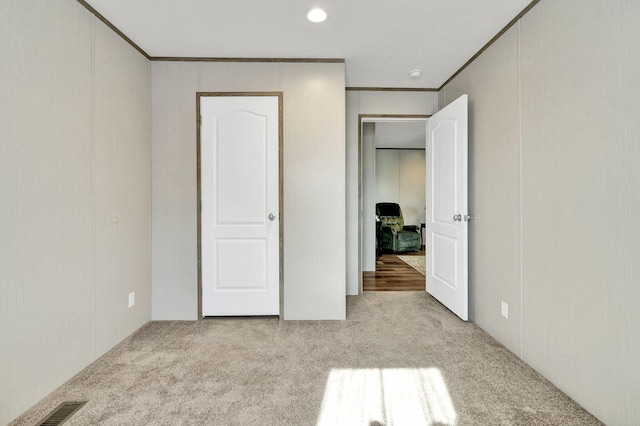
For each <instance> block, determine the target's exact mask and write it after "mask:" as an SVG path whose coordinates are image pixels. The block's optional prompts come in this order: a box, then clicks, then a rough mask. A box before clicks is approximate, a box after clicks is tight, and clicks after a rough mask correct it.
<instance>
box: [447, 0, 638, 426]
mask: <svg viewBox="0 0 640 426" xmlns="http://www.w3.org/2000/svg"><path fill="white" fill-rule="evenodd" d="M639 26H640V4H639V3H637V2H631V1H628V0H614V1H610V2H606V3H605V2H597V1H587V2H584V1H578V0H567V1H563V2H554V1H550V0H543V1H541V2H540V3H539V4H538V5H537V6H536V7H535V8H533V9H532V10H531V12H529V13H528V14H527V15H526V16H525V17H524V18H523V19H522V20H521V21H520V22H519V25H518V26H516V27H514V28H512V29H511V30H510V31H509V33H507V34H505V35H504V36H503V38H502V39H501V40H500V41H499V42H498V43H496V44H495V45H494V46H492V47H491V48H490V49H489V50H488V51H487V52H485V53H484V54H483V55H482V56H481V57H480V58H479V59H478V60H477V61H476V63H474V64H473V65H472V66H471V67H469V68H467V70H465V71H464V72H463V73H462V74H461V75H460V76H459V77H457V78H456V79H454V81H452V82H451V83H450V84H449V85H448V86H447V87H446V88H445V89H444V93H443V96H444V100H445V103H448V102H450V101H451V100H452V99H453V98H454V97H455V96H457V94H458V93H461V92H468V93H469V95H470V99H471V102H472V111H473V115H474V119H473V125H472V129H473V130H472V135H471V137H472V138H471V143H472V145H473V147H472V148H473V150H474V154H473V160H472V161H473V167H474V168H476V171H475V172H474V176H479V175H480V174H482V173H479V171H478V169H479V168H481V167H482V168H484V167H485V166H484V165H482V164H481V163H484V162H485V161H488V160H489V158H491V159H493V167H494V169H496V170H498V173H500V174H504V176H505V177H512V178H513V177H515V176H517V175H518V174H519V175H520V190H519V191H517V192H516V193H515V194H513V198H514V200H517V199H518V198H519V199H520V202H521V214H520V218H519V219H520V221H521V228H520V230H519V231H518V230H517V229H516V226H514V225H513V224H511V220H510V219H507V222H498V221H495V222H489V223H486V222H487V220H488V218H486V217H485V214H484V213H482V214H479V213H478V211H474V214H476V216H477V221H476V222H475V223H474V224H473V226H474V227H475V232H474V239H475V240H476V241H475V242H474V245H473V246H472V247H473V248H472V250H474V248H477V247H478V246H479V245H480V244H481V242H480V241H479V240H480V238H483V239H485V238H489V237H490V236H492V238H493V240H492V243H493V244H494V245H495V244H497V245H498V247H500V246H502V245H505V244H511V243H514V244H515V242H516V241H517V240H518V239H520V240H521V247H522V248H521V252H520V253H521V255H520V256H519V258H517V259H513V258H511V257H509V258H504V259H493V260H494V263H493V264H491V265H486V270H487V271H488V268H493V269H494V270H495V271H496V272H494V273H493V274H490V275H487V274H484V273H480V271H481V270H485V266H481V265H480V263H481V262H485V261H489V260H490V259H488V258H486V257H485V256H484V255H482V254H478V253H476V254H474V253H473V252H472V256H475V261H474V268H473V270H472V275H471V279H472V288H473V293H472V301H471V302H472V304H473V305H474V306H475V313H474V316H475V318H476V319H477V320H478V324H479V325H480V326H481V327H483V328H485V329H487V330H488V331H489V332H490V333H491V334H493V335H494V336H495V337H496V338H498V340H500V341H501V342H503V343H505V344H506V345H507V346H509V347H510V348H512V347H513V344H514V343H513V339H514V337H515V336H516V335H517V334H516V333H514V332H512V331H511V330H510V327H509V326H507V325H506V324H504V323H511V322H512V321H514V320H515V321H518V320H520V321H521V333H520V339H521V342H522V343H521V349H520V353H519V354H520V356H521V357H522V358H523V359H524V360H525V361H526V362H528V363H529V364H531V365H532V366H533V367H534V368H535V369H536V370H538V371H539V372H540V373H542V374H543V375H544V376H545V377H547V378H548V379H549V380H551V381H552V382H553V383H554V384H556V385H557V386H558V387H559V388H560V389H562V390H563V391H564V392H566V393H567V394H568V395H569V396H571V397H572V398H574V399H575V400H576V401H577V402H578V403H580V404H581V405H582V406H584V407H585V408H586V409H587V410H589V411H590V412H592V413H593V414H594V415H596V416H597V417H598V418H599V419H601V420H602V421H603V422H605V423H607V424H611V425H627V424H634V423H635V422H637V419H638V417H639V416H640V412H639V411H638V406H639V405H638V401H640V362H638V354H637V352H638V346H639V344H640V310H639V309H638V300H640V286H638V285H637V283H638V277H639V276H640V263H639V262H638V259H640V243H639V242H638V241H640V223H639V222H638V221H637V217H638V216H639V215H640V196H639V194H640V191H639V190H638V185H639V182H640V144H638V140H639V139H640V125H639V124H638V116H640V104H639V103H638V101H637V96H636V95H637V93H639V92H640V80H639V79H638V77H637V76H638V74H639V73H640V38H638V37H637V28H638V27H639ZM476 64H477V65H476ZM514 72H516V73H517V76H518V80H517V85H514V77H513V73H514ZM491 75H493V76H503V77H502V78H501V81H499V82H494V81H492V79H491V78H490V76H491ZM490 92H493V93H491V95H488V94H489V93H490ZM494 99H498V100H502V101H503V102H504V104H501V103H499V102H496V101H494ZM496 108H498V111H499V114H498V115H494V114H492V113H490V112H489V111H492V110H495V109H496ZM514 110H515V112H516V114H514ZM487 129H492V131H491V132H489V131H487ZM496 135H498V137H496ZM503 137H504V138H505V139H504V140H503ZM518 151H519V152H520V155H519V159H520V161H519V162H518V161H517V160H518V158H517V155H516V153H517V152H518ZM515 165H519V167H518V170H517V173H514V171H513V170H512V168H513V167H514V166H515ZM479 177H480V176H479ZM489 183H490V180H488V179H485V181H484V182H483V181H482V180H477V181H476V182H475V183H474V188H473V190H472V192H473V197H474V200H475V202H474V205H475V206H476V208H480V206H482V205H485V203H491V202H493V201H495V203H496V204H497V205H503V206H511V207H512V209H511V210H509V211H508V212H507V213H511V214H513V213H514V212H517V210H516V209H515V207H514V206H513V205H512V203H510V202H508V198H510V197H511V196H509V197H503V196H501V195H500V194H499V193H498V191H492V190H491V188H489V187H488V185H489ZM502 185H503V186H504V187H505V191H507V192H508V193H511V192H513V190H514V189H513V188H512V185H511V182H510V181H509V180H506V179H505V180H504V184H502ZM481 196H482V197H483V198H485V197H487V198H488V199H487V200H480V197H481ZM484 208H486V205H485V207H484ZM502 216H503V217H507V218H508V216H509V214H506V215H505V214H503V215H502ZM503 225H506V226H503ZM481 227H483V228H484V227H486V228H487V229H484V230H482V231H481ZM514 263H515V264H514ZM518 264H520V265H521V266H519V265H518ZM519 267H521V268H522V269H521V278H520V279H516V278H512V279H510V280H509V281H505V282H504V283H503V285H504V286H505V288H504V290H502V289H500V292H496V291H494V290H493V289H494V288H496V286H495V284H494V281H492V279H493V277H496V279H501V276H502V274H503V273H504V272H506V271H517V270H518V268H519ZM499 271H502V272H499ZM505 277H506V276H505ZM518 293H519V297H520V298H521V310H520V312H510V314H511V315H510V319H509V320H508V321H502V322H503V324H501V323H500V322H499V321H501V320H500V318H498V317H496V318H497V319H498V320H499V321H495V320H494V319H493V318H492V316H495V314H493V311H497V310H498V309H499V299H498V297H502V294H505V296H504V297H512V296H511V295H518ZM488 298H493V299H494V300H488ZM514 314H515V317H514ZM518 317H519V318H518ZM512 350H513V349H512ZM514 352H516V353H518V352H517V350H514Z"/></svg>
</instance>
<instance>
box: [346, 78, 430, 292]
mask: <svg viewBox="0 0 640 426" xmlns="http://www.w3.org/2000/svg"><path fill="white" fill-rule="evenodd" d="M437 110H438V93H436V92H389V91H359V90H350V91H348V92H347V149H346V162H347V173H346V185H347V186H346V193H347V205H346V209H347V219H346V220H347V222H346V226H347V258H346V260H347V265H346V268H347V272H346V273H347V294H349V295H357V294H359V292H360V286H361V283H362V274H361V273H360V270H359V264H360V262H359V259H360V258H361V256H362V244H363V242H362V240H361V238H366V239H367V240H368V241H372V240H373V238H374V235H369V236H367V235H364V234H365V233H366V232H375V226H374V227H371V226H369V227H368V228H367V227H365V228H364V229H363V230H364V231H365V232H363V234H362V235H359V227H360V223H359V222H360V221H361V219H362V218H363V217H362V215H361V214H360V212H359V211H358V210H359V208H360V206H359V182H358V180H359V173H360V169H359V164H358V161H359V155H360V153H359V151H358V150H359V148H360V146H359V141H358V116H359V115H360V114H400V115H402V114H407V115H414V114H424V115H429V114H433V113H434V112H436V111H437ZM371 149H373V148H371ZM364 156H367V158H373V156H371V157H368V155H367V154H363V157H364ZM374 161H375V160H374ZM364 172H365V171H364V170H363V173H364ZM368 176H371V178H372V179H373V178H374V176H375V175H373V174H369V175H368ZM365 180H366V179H365ZM366 184H367V182H363V185H366ZM373 215H375V206H374V210H372V213H371V217H373ZM372 220H375V219H372ZM367 230H368V231H367ZM373 241H375V240H373Z"/></svg>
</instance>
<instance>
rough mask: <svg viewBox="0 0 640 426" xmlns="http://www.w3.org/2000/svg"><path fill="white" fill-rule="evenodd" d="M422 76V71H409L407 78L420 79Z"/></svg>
mask: <svg viewBox="0 0 640 426" xmlns="http://www.w3.org/2000/svg"><path fill="white" fill-rule="evenodd" d="M421 75H422V70H411V71H409V77H411V78H420V76H421Z"/></svg>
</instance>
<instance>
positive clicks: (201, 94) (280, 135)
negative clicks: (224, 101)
mask: <svg viewBox="0 0 640 426" xmlns="http://www.w3.org/2000/svg"><path fill="white" fill-rule="evenodd" d="M208 96H227V97H229V96H275V97H278V115H279V117H278V122H279V129H278V181H279V183H278V193H279V209H280V212H279V217H280V230H279V233H280V235H279V238H280V247H279V252H280V253H279V257H280V319H282V318H283V317H284V316H283V313H284V273H283V271H284V267H283V265H284V217H285V215H284V208H283V204H284V203H283V199H284V197H283V192H284V191H283V188H284V185H283V175H282V165H283V92H196V135H197V136H196V157H197V159H196V161H197V165H196V175H197V205H196V211H197V224H198V235H197V245H198V247H197V253H198V261H197V262H198V308H197V309H198V313H197V315H198V320H202V318H203V317H202V235H201V234H202V182H201V158H200V145H201V135H200V121H201V117H200V100H201V98H202V97H208Z"/></svg>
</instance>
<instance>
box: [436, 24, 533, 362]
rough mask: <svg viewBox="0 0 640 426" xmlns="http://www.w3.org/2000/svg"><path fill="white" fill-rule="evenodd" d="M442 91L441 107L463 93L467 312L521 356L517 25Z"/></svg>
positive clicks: (472, 318)
mask: <svg viewBox="0 0 640 426" xmlns="http://www.w3.org/2000/svg"><path fill="white" fill-rule="evenodd" d="M496 64H500V66H496ZM444 93H445V95H446V99H445V105H446V104H448V103H450V102H451V101H453V100H455V99H456V98H458V97H459V96H460V95H462V94H464V93H467V94H468V95H469V129H470V134H469V211H470V212H471V214H473V216H474V220H473V221H471V222H470V224H469V317H470V318H471V320H472V321H474V322H475V323H476V324H478V325H479V326H480V327H482V328H483V329H484V330H486V331H487V332H489V333H490V334H491V335H492V336H494V337H495V338H497V339H498V340H499V341H500V342H502V343H503V344H504V345H505V346H506V347H508V348H509V349H510V350H511V351H513V352H514V353H516V354H518V355H520V354H521V347H520V344H521V342H520V337H521V336H520V327H521V323H520V319H521V307H520V298H521V293H522V289H521V284H520V243H521V236H520V140H519V138H520V124H519V97H518V93H519V92H518V28H517V27H513V28H511V30H509V31H508V32H507V33H506V34H504V35H503V36H502V37H501V38H500V39H499V40H498V41H497V42H496V43H494V44H493V45H492V46H491V48H489V49H488V50H487V51H486V52H485V53H484V54H483V55H481V56H480V57H479V58H478V59H476V60H475V61H474V62H473V63H472V64H471V65H470V66H469V67H468V68H467V69H466V70H465V71H464V72H463V73H462V74H460V75H459V76H458V77H457V78H455V79H454V80H453V81H452V82H451V83H449V84H448V85H447V87H446V88H445V90H444ZM502 300H504V301H505V302H507V303H508V304H509V320H508V321H507V320H505V319H504V318H503V317H502V316H501V315H500V303H501V301H502Z"/></svg>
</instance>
